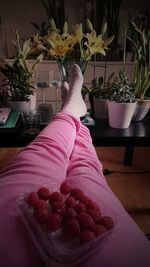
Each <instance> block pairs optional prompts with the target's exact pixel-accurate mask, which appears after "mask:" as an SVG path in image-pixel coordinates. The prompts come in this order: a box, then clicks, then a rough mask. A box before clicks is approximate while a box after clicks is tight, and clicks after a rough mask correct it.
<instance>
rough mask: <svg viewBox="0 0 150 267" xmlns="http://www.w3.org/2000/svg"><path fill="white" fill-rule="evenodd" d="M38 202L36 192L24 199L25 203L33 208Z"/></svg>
mask: <svg viewBox="0 0 150 267" xmlns="http://www.w3.org/2000/svg"><path fill="white" fill-rule="evenodd" d="M37 200H38V195H37V193H36V192H31V193H30V194H29V195H28V196H27V198H26V202H27V203H28V205H29V206H31V207H34V206H35V204H36V202H37Z"/></svg>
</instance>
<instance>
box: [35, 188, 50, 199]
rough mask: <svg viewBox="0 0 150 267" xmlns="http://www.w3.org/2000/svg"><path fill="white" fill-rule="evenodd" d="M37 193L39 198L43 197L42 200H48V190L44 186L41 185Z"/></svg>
mask: <svg viewBox="0 0 150 267" xmlns="http://www.w3.org/2000/svg"><path fill="white" fill-rule="evenodd" d="M37 194H38V196H39V198H41V199H44V200H48V198H49V195H50V192H49V190H48V189H47V188H46V187H41V188H39V190H38V192H37Z"/></svg>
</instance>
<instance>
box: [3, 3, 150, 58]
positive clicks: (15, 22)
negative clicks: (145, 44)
mask: <svg viewBox="0 0 150 267" xmlns="http://www.w3.org/2000/svg"><path fill="white" fill-rule="evenodd" d="M86 2H87V0H80V1H74V0H65V5H66V14H67V16H68V22H69V24H70V25H74V24H75V23H77V22H81V21H82V20H83V17H84V12H85V5H86ZM148 8H149V0H143V1H138V0H137V1H136V0H132V1H126V0H122V5H121V14H120V24H121V28H120V32H121V31H122V29H123V25H124V23H126V21H127V18H128V14H129V11H130V12H131V11H132V12H133V13H134V14H136V12H137V11H138V10H146V9H148ZM0 16H1V18H2V25H3V26H4V27H5V30H6V32H7V39H8V40H7V46H8V54H6V57H12V56H13V45H12V40H13V39H14V30H15V29H19V31H20V34H21V37H23V38H27V37H29V36H31V35H33V34H34V33H35V29H34V27H33V26H32V25H31V24H30V21H34V22H36V23H39V24H40V23H41V22H42V21H44V20H45V18H46V13H45V10H44V8H43V5H42V3H41V0H22V1H20V0H13V1H10V0H0ZM120 39H122V36H121V37H120ZM0 46H1V44H0Z"/></svg>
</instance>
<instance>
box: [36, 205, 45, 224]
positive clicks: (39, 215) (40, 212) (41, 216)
mask: <svg viewBox="0 0 150 267" xmlns="http://www.w3.org/2000/svg"><path fill="white" fill-rule="evenodd" d="M33 215H34V216H35V217H36V219H37V221H38V222H39V224H44V223H45V222H46V220H47V218H48V210H45V209H44V210H42V209H40V210H35V211H34V213H33Z"/></svg>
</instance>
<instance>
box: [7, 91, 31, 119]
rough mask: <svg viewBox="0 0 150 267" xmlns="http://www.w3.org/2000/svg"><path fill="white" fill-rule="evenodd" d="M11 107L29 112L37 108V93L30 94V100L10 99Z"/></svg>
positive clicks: (14, 109) (22, 111)
mask: <svg viewBox="0 0 150 267" xmlns="http://www.w3.org/2000/svg"><path fill="white" fill-rule="evenodd" d="M9 104H10V107H11V109H12V110H13V111H17V112H20V113H25V114H29V113H30V112H31V113H33V112H34V111H35V109H36V93H34V94H33V95H30V96H29V101H9Z"/></svg>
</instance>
